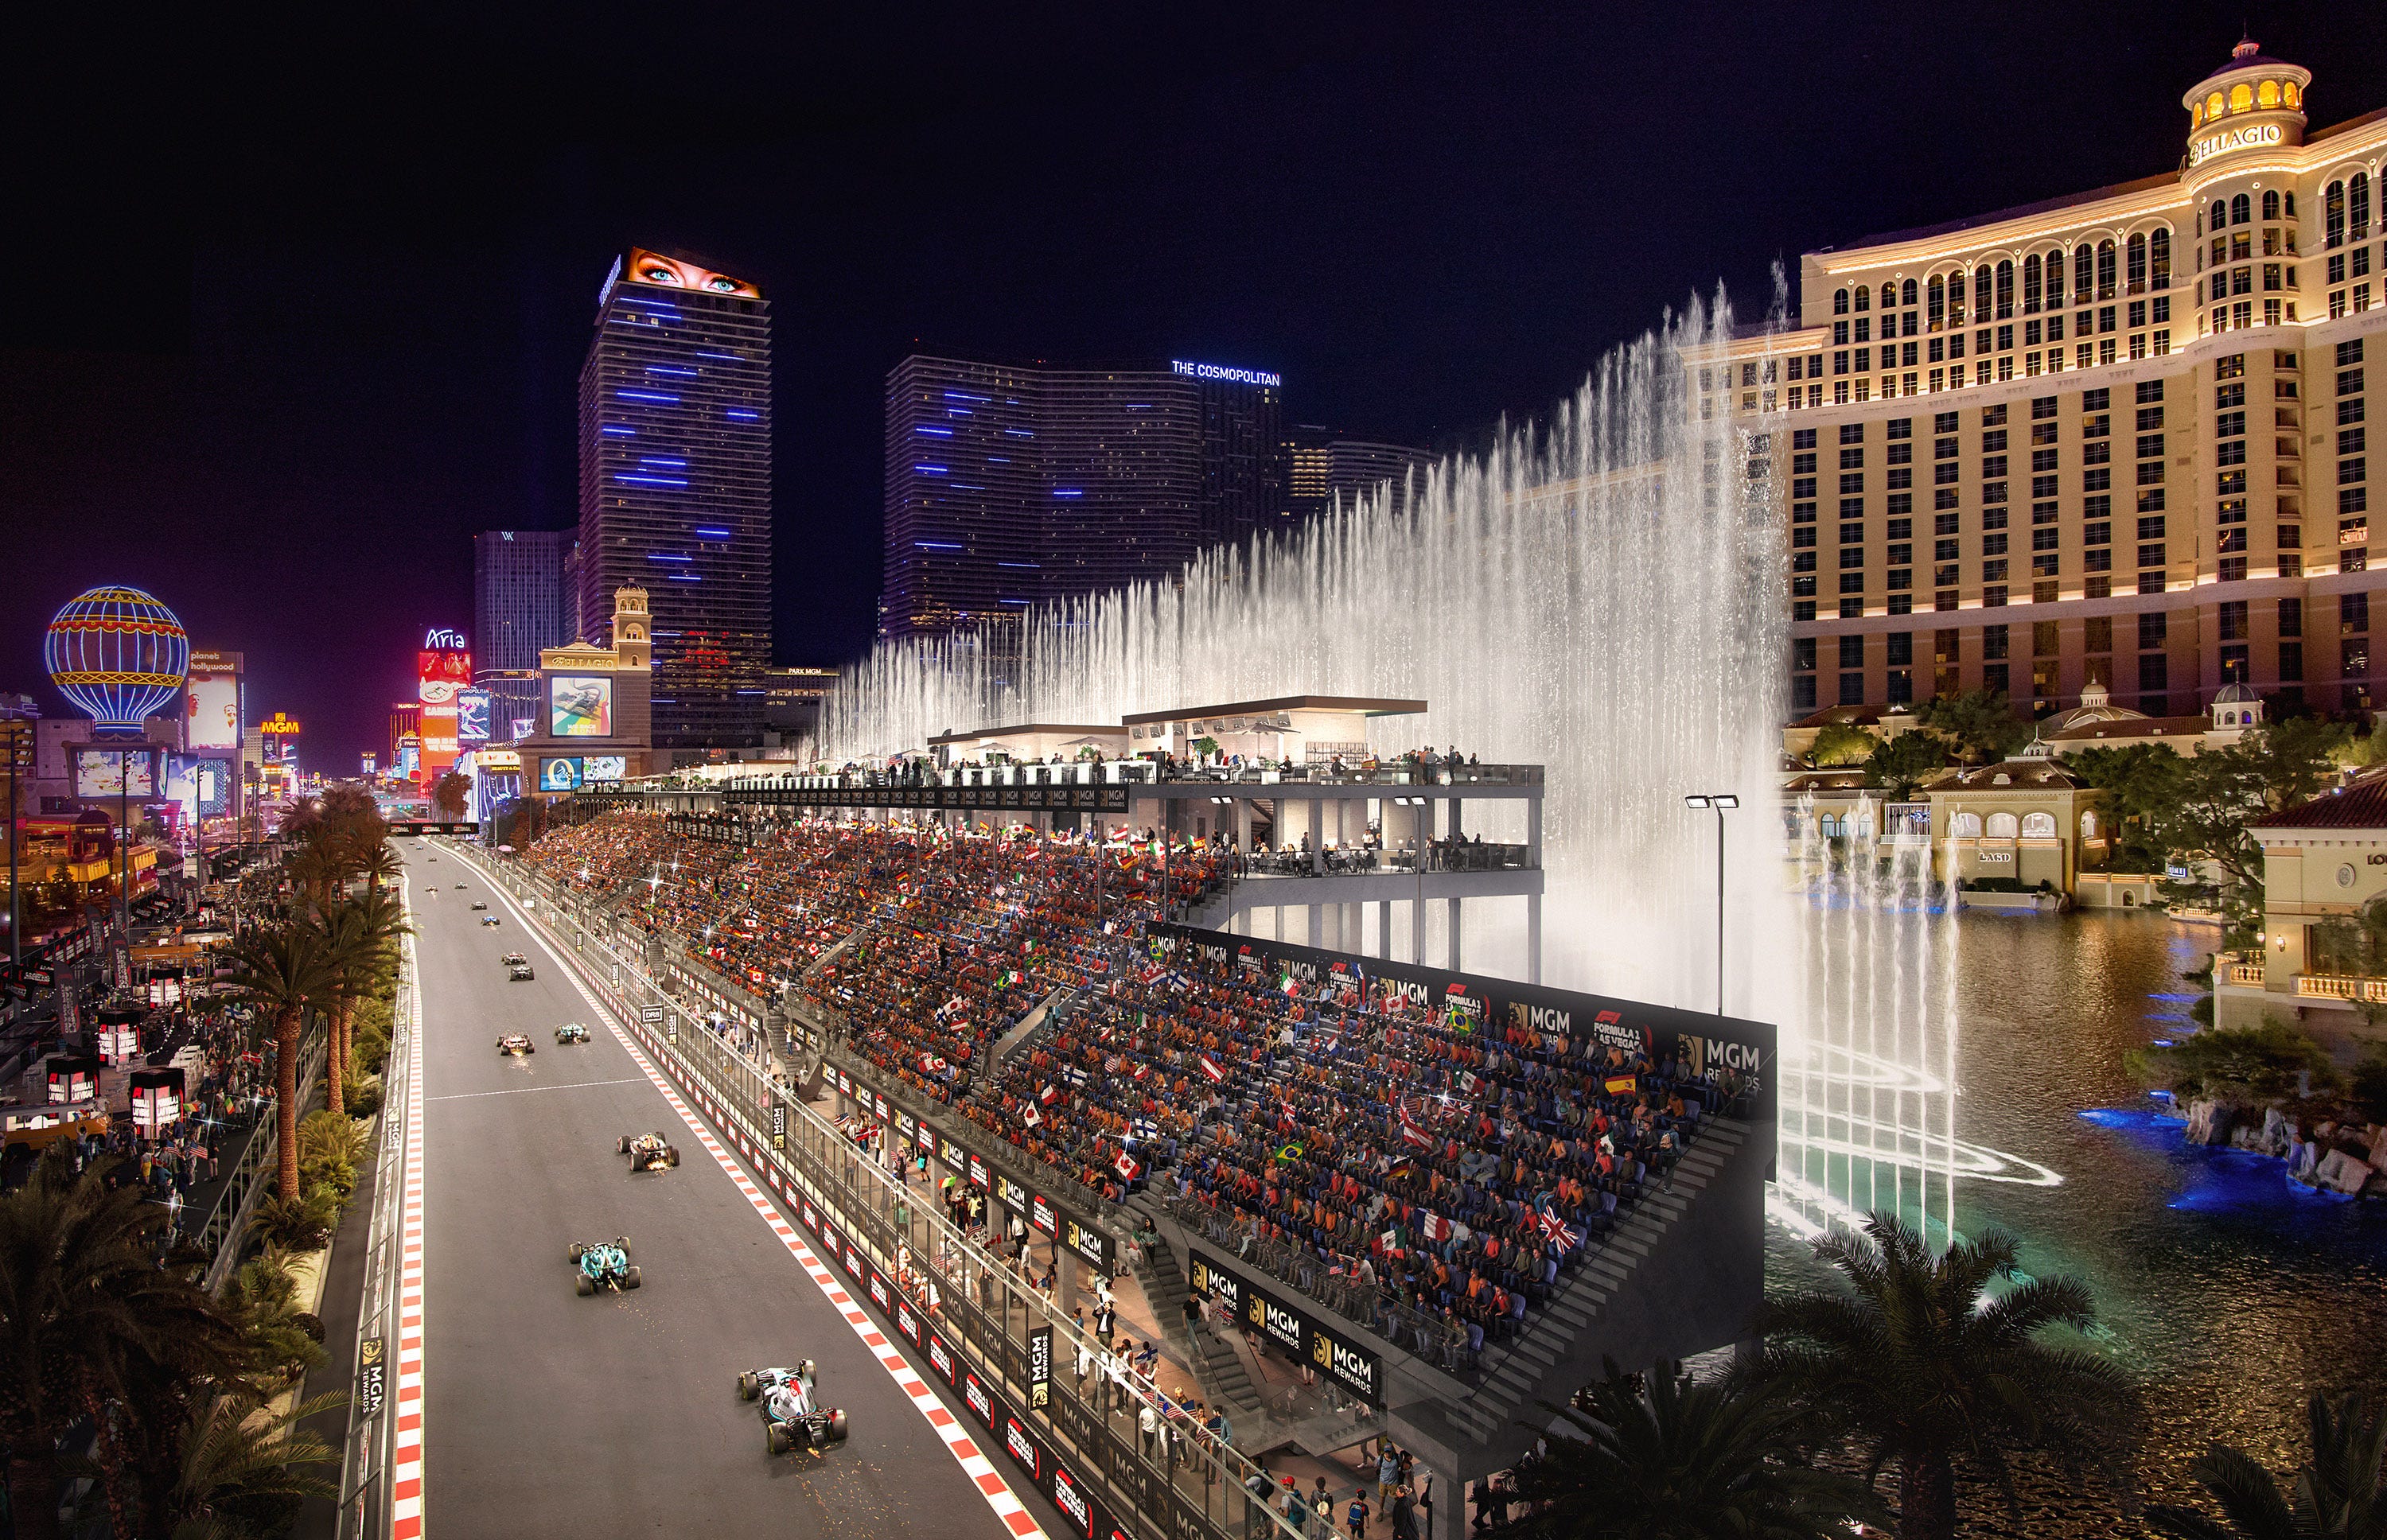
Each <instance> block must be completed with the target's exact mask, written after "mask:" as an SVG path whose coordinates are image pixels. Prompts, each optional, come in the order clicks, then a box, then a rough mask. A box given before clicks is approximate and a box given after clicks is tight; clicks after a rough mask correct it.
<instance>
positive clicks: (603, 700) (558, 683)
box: [547, 674, 613, 738]
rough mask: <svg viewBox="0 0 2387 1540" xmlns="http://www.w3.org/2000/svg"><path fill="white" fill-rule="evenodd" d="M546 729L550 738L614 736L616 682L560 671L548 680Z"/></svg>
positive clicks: (601, 676) (600, 677) (604, 678)
mask: <svg viewBox="0 0 2387 1540" xmlns="http://www.w3.org/2000/svg"><path fill="white" fill-rule="evenodd" d="M547 731H548V735H549V737H551V738H611V737H613V680H611V679H609V678H606V677H604V676H603V675H586V674H558V675H552V676H550V677H549V679H548V681H547Z"/></svg>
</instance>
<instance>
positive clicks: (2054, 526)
mask: <svg viewBox="0 0 2387 1540" xmlns="http://www.w3.org/2000/svg"><path fill="white" fill-rule="evenodd" d="M2311 82H2312V73H2311V71H2310V70H2307V69H2303V68H2301V67H2299V66H2296V65H2292V64H2287V63H2283V62H2281V61H2280V60H2278V59H2275V58H2268V57H2264V55H2263V54H2262V53H2261V52H2260V51H2259V50H2258V49H2257V48H2256V46H2255V45H2254V44H2252V43H2242V44H2239V46H2238V48H2237V50H2236V52H2235V54H2234V55H2233V56H2232V57H2231V58H2230V59H2229V62H2228V63H2227V64H2225V65H2223V66H2222V67H2221V68H2220V69H2217V70H2216V71H2215V72H2214V73H2213V74H2212V75H2210V76H2209V77H2207V78H2206V79H2205V80H2204V81H2203V82H2200V83H2198V84H2197V85H2196V86H2195V87H2193V88H2192V89H2191V90H2190V91H2189V92H2188V94H2187V95H2185V96H2184V97H2183V98H2182V103H2181V105H2182V106H2184V107H2186V108H2187V109H2188V114H2189V128H2188V145H2187V153H2186V154H2185V155H2184V156H2183V157H2182V159H2181V163H2180V168H2179V170H2176V171H2171V172H2167V173H2166V174H2164V175H2161V176H2153V177H2148V178H2145V179H2143V180H2141V181H2137V182H2131V183H2123V184H2122V185H2120V186H2115V187H2106V188H2101V189H2099V190H2097V191H2095V192H2090V193H2082V194H2077V195H2074V196H2067V197H2058V198H2052V199H2050V200H2048V201H2046V202H2044V203H2038V204H2032V205H2028V206H2027V207H2024V208H2010V209H2005V210H2002V211H2001V212H1998V213H1993V214H1988V215H1984V216H1981V217H1978V218H1975V219H1966V220H1960V221H1954V222H1952V223H1949V224H1943V225H1937V226H1933V227H1930V228H1928V229H1922V230H1912V231H1905V232H1901V233H1899V234H1890V235H1883V236H1878V237H1875V238H1872V239H1868V240H1866V241H1864V242H1862V243H1860V244H1858V245H1854V246H1846V247H1831V248H1826V249H1825V250H1822V251H1816V252H1811V253H1809V254H1807V256H1806V257H1805V258H1804V259H1802V261H1801V263H1800V289H1801V309H1800V314H1801V316H1802V318H1804V322H1805V323H1804V324H1803V325H1801V326H1800V327H1798V328H1796V329H1792V330H1788V331H1784V330H1780V329H1774V330H1770V331H1767V332H1765V333H1763V334H1762V335H1744V336H1741V337H1739V338H1737V340H1736V341H1735V342H1734V343H1732V344H1731V346H1730V347H1729V349H1728V350H1727V353H1728V360H1729V361H1728V362H1727V363H1724V364H1722V365H1718V366H1715V367H1714V368H1713V372H1709V370H1708V369H1707V368H1705V367H1701V368H1699V370H1698V371H1697V372H1699V374H1700V375H1701V376H1702V378H1701V380H1700V382H1699V383H1700V385H1702V386H1703V387H1704V388H1703V392H1702V395H1701V398H1700V399H1701V402H1702V406H1701V410H1703V411H1707V412H1710V413H1711V414H1723V413H1730V414H1731V415H1732V416H1733V417H1734V418H1735V419H1737V420H1745V425H1746V426H1747V427H1748V428H1749V430H1750V431H1751V432H1752V434H1753V435H1762V439H1763V447H1764V448H1765V449H1766V450H1767V451H1768V452H1769V455H1770V459H1771V462H1772V463H1771V466H1770V467H1768V466H1766V465H1763V464H1762V463H1753V464H1752V466H1751V472H1752V473H1753V474H1754V473H1762V472H1764V471H1766V470H1768V469H1770V470H1771V472H1772V474H1773V479H1774V485H1775V486H1776V487H1778V488H1781V489H1784V490H1787V499H1785V500H1786V501H1787V506H1788V509H1789V518H1788V529H1789V537H1790V562H1789V574H1788V575H1789V584H1790V593H1789V596H1788V597H1789V603H1790V606H1791V617H1792V624H1791V627H1790V634H1791V637H1792V640H1791V657H1790V669H1791V675H1790V676H1791V692H1792V693H1791V700H1792V702H1793V705H1794V707H1795V708H1796V711H1797V713H1798V714H1801V715H1803V714H1806V713H1809V712H1812V711H1813V710H1815V709H1816V708H1819V707H1825V706H1833V705H1867V706H1873V707H1886V706H1888V705H1892V704H1897V703H1901V702H1907V701H1919V700H1922V699H1925V698H1926V697H1929V696H1932V695H1948V694H1954V693H1958V692H1961V691H1964V690H1968V689H1973V688H1979V687H1983V686H1987V687H1989V688H1992V689H2002V690H2004V691H2006V692H2007V693H2008V694H2009V695H2010V696H2011V697H2012V699H2013V700H2014V702H2015V704H2016V705H2017V706H2018V707H2019V706H2022V705H2024V704H2025V703H2026V702H2027V703H2028V704H2029V706H2030V707H2031V708H2032V709H2033V710H2035V711H2036V712H2039V713H2046V712H2049V711H2052V710H2056V709H2059V708H2061V707H2064V706H2067V705H2071V704H2075V703H2077V702H2078V699H2079V695H2080V692H2081V690H2082V688H2084V687H2085V686H2087V685H2089V684H2090V683H2092V682H2094V683H2101V684H2103V685H2104V686H2105V687H2106V688H2107V689H2108V690H2109V691H2110V692H2111V695H2112V697H2113V699H2114V701H2115V703H2116V704H2120V705H2126V706H2135V707H2136V708H2137V709H2138V710H2140V711H2141V712H2143V713H2146V714H2148V715H2150V716H2167V715H2172V714H2180V715H2186V714H2190V713H2195V712H2197V711H2200V710H2201V709H2203V708H2204V706H2205V705H2206V704H2207V703H2208V702H2209V701H2211V699H2212V696H2213V693H2214V692H2215V691H2216V690H2217V689H2218V688H2221V687H2222V686H2223V685H2225V684H2231V683H2239V684H2243V685H2246V686H2248V687H2250V688H2253V689H2254V690H2255V691H2257V692H2258V693H2262V694H2265V695H2277V696H2280V697H2282V698H2284V699H2285V701H2296V700H2301V701H2305V702H2307V703H2309V704H2310V705H2312V706H2314V707H2316V708H2319V709H2323V710H2330V709H2337V710H2344V711H2360V710H2368V709H2369V707H2370V706H2371V704H2372V702H2373V700H2374V696H2375V694H2376V693H2377V692H2378V690H2379V688H2380V685H2381V681H2382V679H2387V597H2382V598H2381V599H2380V600H2379V601H2378V602H2376V603H2374V601H2373V594H2374V591H2375V590H2379V589H2387V531H2382V540H2381V565H2380V567H2379V568H2378V569H2377V570H2373V569H2372V568H2371V566H2370V561H2369V558H2370V554H2371V549H2372V546H2371V540H2370V524H2369V511H2370V504H2369V492H2370V476H2369V465H2370V461H2369V455H2368V433H2369V431H2370V428H2371V426H2372V425H2373V420H2374V419H2375V418H2377V417H2378V416H2379V415H2380V413H2379V412H2378V411H2374V410H2372V409H2371V407H2370V406H2369V403H2370V402H2371V401H2374V400H2375V401H2379V402H2380V403H2381V408H2382V409H2387V242H2382V240H2381V234H2382V221H2381V216H2382V210H2381V208H2380V207H2379V206H2378V200H2379V198H2380V196H2381V187H2380V178H2381V171H2382V161H2387V108H2382V109H2381V110H2378V111H2373V112H2370V113H2368V114H2367V115H2366V116H2363V117H2359V118H2355V119H2353V120H2350V121H2347V122H2343V123H2340V124H2338V125H2336V126H2335V127H2332V128H2328V129H2322V130H2318V131H2314V132H2307V131H2306V129H2305V92H2306V90H2307V89H2308V87H2309V86H2310V84H2311ZM1752 447H1755V440H1754V439H1752ZM2382 448H2387V445H2382ZM2382 512H2387V503H2382ZM2374 611H2375V612H2376V629H2375V631H2374V625H2373V612H2374ZM2374 635H2376V636H2377V637H2378V639H2379V642H2380V644H2381V647H2380V650H2378V651H2374V650H2373V647H2372V637H2373V636H2374Z"/></svg>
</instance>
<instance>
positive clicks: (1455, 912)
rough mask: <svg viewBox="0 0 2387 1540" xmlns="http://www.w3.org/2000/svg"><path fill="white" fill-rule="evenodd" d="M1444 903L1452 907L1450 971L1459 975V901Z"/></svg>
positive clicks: (1450, 900)
mask: <svg viewBox="0 0 2387 1540" xmlns="http://www.w3.org/2000/svg"><path fill="white" fill-rule="evenodd" d="M1444 902H1445V903H1448V904H1449V905H1450V971H1451V972H1453V973H1457V972H1459V900H1457V899H1446V900H1445V901H1444Z"/></svg>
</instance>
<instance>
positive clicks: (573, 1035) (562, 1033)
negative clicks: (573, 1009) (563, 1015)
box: [555, 1021, 588, 1042]
mask: <svg viewBox="0 0 2387 1540" xmlns="http://www.w3.org/2000/svg"><path fill="white" fill-rule="evenodd" d="M555 1041H558V1042H587V1041H588V1029H587V1028H586V1027H584V1026H582V1025H581V1024H580V1023H579V1022H576V1021H567V1022H565V1023H564V1024H563V1025H562V1026H561V1027H558V1028H557V1029H555Z"/></svg>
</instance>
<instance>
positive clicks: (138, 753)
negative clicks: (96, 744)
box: [74, 748, 158, 797]
mask: <svg viewBox="0 0 2387 1540" xmlns="http://www.w3.org/2000/svg"><path fill="white" fill-rule="evenodd" d="M74 783H75V795H76V796H78V797H154V796H156V795H157V794H158V751H157V750H155V749H148V748H132V749H77V750H76V751H74Z"/></svg>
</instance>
